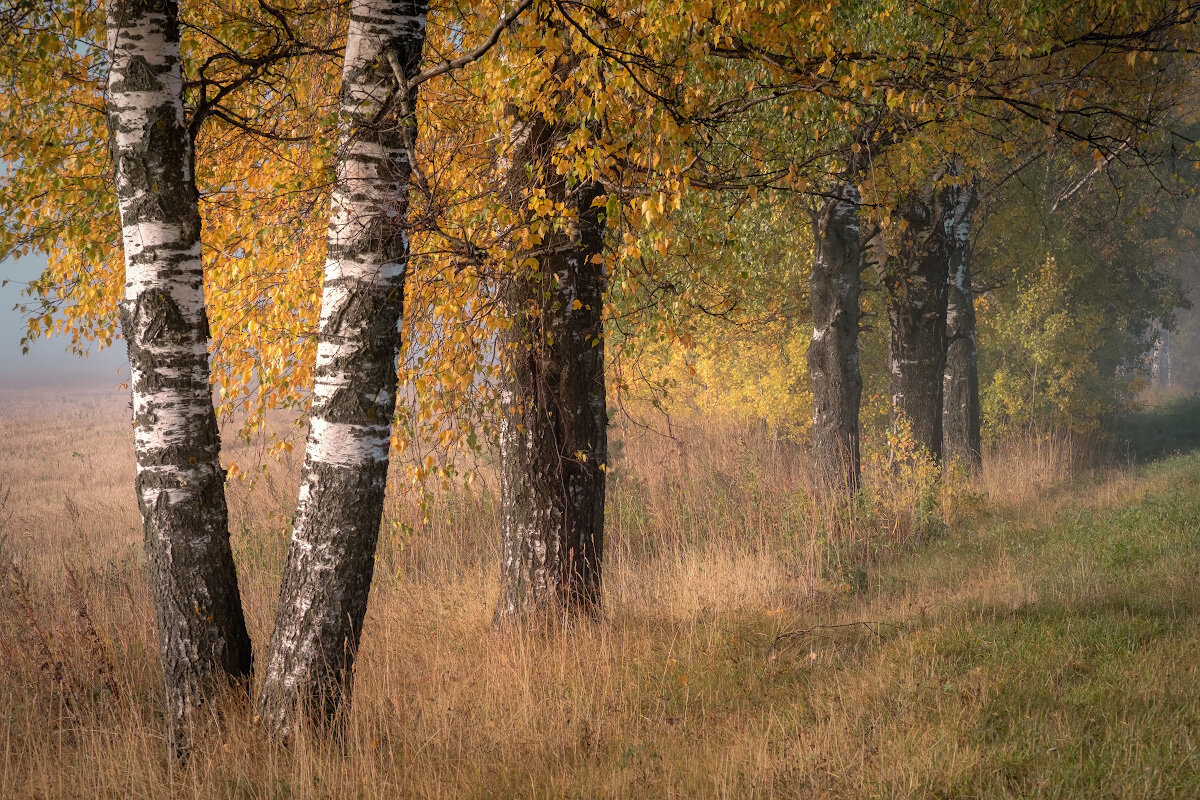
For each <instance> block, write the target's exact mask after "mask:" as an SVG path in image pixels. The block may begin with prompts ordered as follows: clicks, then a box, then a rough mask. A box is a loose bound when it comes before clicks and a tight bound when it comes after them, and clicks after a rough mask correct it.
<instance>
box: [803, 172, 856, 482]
mask: <svg viewBox="0 0 1200 800" xmlns="http://www.w3.org/2000/svg"><path fill="white" fill-rule="evenodd" d="M838 195H839V196H837V197H835V198H830V199H827V200H826V201H825V203H824V204H823V205H822V207H821V209H820V211H819V212H818V215H817V217H816V219H815V220H814V223H813V240H814V242H815V247H814V258H813V266H812V272H811V273H810V274H809V281H808V287H809V303H810V305H811V307H812V321H813V338H812V343H811V344H809V346H808V375H809V380H810V382H811V384H812V391H813V427H812V451H813V454H812V458H813V465H814V468H815V470H816V479H817V483H818V484H819V486H820V488H821V489H822V490H823V491H826V492H830V491H843V490H844V491H845V492H847V493H852V492H854V491H855V490H856V489H858V485H859V476H860V463H859V447H858V443H859V433H858V411H859V404H860V401H861V398H862V374H861V373H860V372H859V363H858V326H859V319H860V318H861V316H862V312H861V310H860V308H859V300H858V298H859V293H860V292H861V290H862V265H863V244H862V241H861V231H860V229H859V220H858V214H859V196H858V189H857V188H855V187H854V185H853V184H849V183H847V184H843V185H842V186H841V187H840V189H839V192H838Z"/></svg>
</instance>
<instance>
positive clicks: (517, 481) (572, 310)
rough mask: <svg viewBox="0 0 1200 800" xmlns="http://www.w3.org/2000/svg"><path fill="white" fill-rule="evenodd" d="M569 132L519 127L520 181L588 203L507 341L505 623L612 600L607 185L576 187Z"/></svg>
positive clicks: (531, 279)
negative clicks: (604, 580)
mask: <svg viewBox="0 0 1200 800" xmlns="http://www.w3.org/2000/svg"><path fill="white" fill-rule="evenodd" d="M561 136H562V132H561V131H559V130H557V129H556V128H555V126H553V125H551V124H549V123H548V122H547V121H546V120H545V118H544V117H542V116H541V115H534V116H533V118H532V119H531V120H526V121H524V122H518V124H517V126H516V129H515V130H514V137H513V138H514V145H513V155H512V163H511V164H510V175H509V181H510V190H511V191H512V192H513V194H514V195H516V196H523V194H524V190H525V189H527V188H528V185H527V183H526V182H527V180H528V177H529V176H533V181H532V182H533V185H537V186H539V187H540V188H543V189H544V190H545V192H546V196H547V197H549V198H551V199H554V200H555V201H558V202H562V203H565V204H569V207H573V208H574V209H575V211H576V212H577V217H576V220H577V221H576V222H575V224H574V225H573V226H572V227H571V229H570V230H565V231H557V232H554V233H552V234H551V235H550V236H548V237H546V241H545V247H544V248H543V252H542V253H540V254H539V255H538V256H537V258H536V261H537V266H536V268H533V269H529V270H527V271H523V272H522V274H520V275H517V276H513V277H511V278H510V280H509V282H508V284H507V285H506V286H505V287H504V289H503V292H504V303H505V308H506V310H507V312H508V315H509V317H510V318H511V320H512V327H511V328H509V329H508V330H507V331H506V333H505V335H504V337H503V340H502V342H501V357H502V359H504V367H505V375H504V378H503V379H502V380H503V381H504V384H503V386H502V391H501V404H502V408H501V414H502V416H501V422H500V469H501V537H502V542H503V545H502V546H503V551H502V556H501V557H502V564H501V575H500V602H499V605H498V607H497V609H496V613H495V618H494V622H495V624H496V625H497V626H499V627H503V626H506V625H513V624H522V623H525V622H529V621H531V620H534V619H538V618H545V617H546V616H548V615H552V614H556V613H559V612H567V613H571V612H575V611H582V612H584V613H593V612H595V611H596V610H597V609H598V608H599V604H600V577H601V559H602V556H603V547H604V484H605V472H604V470H605V461H606V459H607V452H608V415H607V406H606V395H605V381H604V331H603V324H602V310H603V302H604V290H605V281H606V278H605V272H604V265H603V263H602V262H601V261H600V254H601V250H602V247H603V237H604V224H603V220H602V215H601V211H600V209H599V208H597V207H594V206H593V204H592V203H593V200H594V199H596V198H597V197H599V196H600V194H601V190H600V188H599V186H598V185H596V184H593V183H588V182H584V183H582V184H577V185H575V186H573V187H568V184H567V181H566V179H565V177H564V176H560V175H556V174H555V172H554V169H553V166H552V165H551V154H552V153H553V150H554V147H555V145H556V144H557V143H558V142H559V141H560V139H561Z"/></svg>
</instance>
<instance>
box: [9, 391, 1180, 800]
mask: <svg viewBox="0 0 1200 800" xmlns="http://www.w3.org/2000/svg"><path fill="white" fill-rule="evenodd" d="M125 403H126V398H125V397H124V396H122V395H120V394H117V393H108V394H95V395H88V394H76V395H70V396H68V395H66V394H58V395H56V394H53V393H50V394H43V395H40V396H33V395H29V394H25V395H21V394H17V393H13V392H9V391H0V582H2V584H3V585H2V587H0V797H4V798H163V797H185V798H187V797H196V798H325V797H351V798H359V797H362V798H376V797H378V798H394V797H422V798H472V797H479V798H484V797H528V798H584V797H611V798H642V797H672V798H693V797H697V798H708V797H712V798H760V797H761V798H766V797H804V798H823V797H831V798H875V797H879V798H903V797H922V798H923V797H933V798H952V797H953V798H1009V797H1010V798H1018V797H1021V798H1024V797H1060V798H1170V797H1178V798H1195V797H1200V693H1198V692H1197V686H1200V615H1198V614H1197V612H1198V611H1200V582H1198V581H1197V574H1198V573H1200V454H1197V455H1187V454H1182V455H1170V454H1169V453H1170V451H1171V449H1172V446H1173V447H1174V449H1186V447H1187V446H1189V445H1190V444H1191V442H1190V441H1189V440H1188V439H1187V437H1186V436H1182V435H1176V436H1174V437H1172V436H1171V435H1170V428H1171V426H1172V425H1178V424H1183V425H1184V426H1185V427H1186V426H1187V425H1191V426H1195V420H1197V419H1200V409H1198V408H1197V407H1196V404H1195V403H1192V404H1191V405H1188V403H1187V402H1186V401H1176V403H1175V405H1173V406H1170V407H1168V408H1164V409H1163V410H1161V411H1160V412H1158V415H1157V416H1155V415H1154V414H1148V415H1142V416H1141V417H1139V418H1137V419H1136V420H1130V421H1129V423H1128V425H1127V428H1128V430H1129V431H1131V432H1132V433H1136V435H1137V436H1138V437H1140V439H1139V441H1142V440H1144V441H1145V442H1146V444H1145V446H1144V448H1143V449H1138V447H1139V446H1136V443H1135V444H1130V445H1128V446H1126V447H1125V450H1124V451H1122V452H1124V453H1125V454H1126V455H1125V456H1123V457H1122V458H1121V459H1120V461H1119V462H1118V463H1117V464H1116V465H1113V466H1108V467H1104V468H1097V467H1089V466H1088V459H1087V458H1086V457H1085V454H1084V453H1082V452H1080V451H1081V449H1082V448H1075V447H1073V446H1072V445H1071V443H1070V442H1069V441H1066V440H1063V439H1059V438H1053V437H1042V438H1037V439H1033V438H1031V439H1026V440H1017V441H1013V442H1011V443H1010V444H1008V445H1007V446H1005V447H1003V448H1000V449H998V450H997V451H995V452H993V453H991V454H989V458H988V460H987V466H986V468H985V470H984V472H983V474H982V475H980V476H979V477H978V478H976V479H973V480H971V481H968V480H966V479H964V478H963V476H961V475H951V476H950V477H949V478H948V479H946V480H945V481H941V482H939V481H937V480H936V479H935V477H934V475H933V473H932V471H931V470H929V469H927V468H922V467H908V466H899V467H898V466H897V465H896V464H895V463H888V461H887V459H886V458H885V457H884V456H882V455H877V456H873V457H871V458H869V459H868V460H867V461H868V469H867V473H868V474H867V487H866V489H865V490H864V492H863V493H862V495H861V496H860V497H859V498H858V499H857V500H856V501H855V502H854V503H853V504H851V505H849V506H847V507H845V508H831V507H825V506H822V505H820V504H816V503H814V502H813V501H812V500H811V499H810V497H809V495H808V494H807V492H806V491H805V488H804V487H805V486H806V484H807V477H806V469H805V467H806V462H805V457H804V452H803V450H801V449H800V448H797V447H796V446H794V445H791V444H788V443H786V442H779V441H774V440H772V439H771V438H769V437H768V436H766V435H765V434H764V433H763V432H762V431H760V430H758V429H754V428H750V427H744V428H743V427H738V426H735V425H731V424H722V423H719V422H714V421H712V420H699V419H694V420H682V421H677V422H676V423H675V424H674V426H673V430H674V432H675V438H665V437H662V436H660V435H658V434H655V433H649V432H646V431H643V430H642V429H640V428H638V427H637V426H634V425H629V424H626V425H622V426H618V428H617V429H616V430H615V431H614V434H613V435H614V441H615V442H616V444H615V446H614V448H613V449H614V458H613V467H614V471H613V473H612V477H611V478H610V506H609V527H608V546H607V560H606V566H605V570H606V572H605V584H604V585H605V612H604V617H603V619H601V620H599V621H595V622H583V623H576V624H572V625H569V626H563V627H561V628H553V629H549V630H547V629H538V630H531V631H525V632H523V633H519V634H498V633H494V632H493V631H492V630H491V627H490V622H491V612H492V605H493V603H494V602H495V598H496V597H497V594H498V586H497V579H498V556H499V547H498V535H497V532H496V531H497V520H496V502H495V498H494V485H495V484H494V480H492V479H491V478H490V477H489V476H490V467H489V466H488V465H486V464H485V465H483V466H482V467H481V471H480V479H479V480H478V481H477V483H476V484H475V488H474V489H473V490H472V491H471V492H469V493H468V492H465V491H463V490H461V489H453V490H446V491H441V492H439V493H437V494H436V495H435V496H434V497H433V499H432V502H431V505H430V508H429V521H428V523H426V522H425V521H424V520H423V519H422V518H421V514H420V512H419V510H418V509H417V508H416V506H415V501H414V500H413V498H411V497H410V498H408V499H405V497H404V496H402V495H401V494H400V493H397V495H396V496H395V497H394V498H393V499H392V501H391V503H390V507H389V511H388V518H387V520H385V526H384V533H383V538H382V540H381V543H380V550H379V556H378V559H377V565H376V582H375V588H374V590H373V594H372V599H371V606H370V609H369V612H368V616H367V622H366V630H365V632H364V637H363V651H362V653H361V654H360V658H359V662H358V670H357V679H356V693H355V697H354V703H353V707H352V709H351V711H350V713H349V719H348V720H347V723H346V726H345V728H344V735H343V736H341V737H338V738H333V737H329V736H324V735H322V734H320V733H319V732H313V731H302V732H301V733H300V734H299V736H298V737H297V741H296V742H295V744H294V746H293V747H292V749H290V750H285V749H283V748H281V747H279V746H278V745H277V744H275V743H273V742H271V741H269V740H267V739H265V738H264V737H262V736H261V735H260V734H259V733H258V730H257V728H256V727H255V724H254V720H253V716H252V712H251V711H250V710H249V709H248V706H247V704H246V703H245V702H244V700H243V699H242V698H238V697H233V696H231V697H229V698H227V699H226V700H225V702H224V703H223V704H222V706H221V707H220V708H219V709H215V711H217V712H219V713H220V714H222V715H224V719H223V722H221V724H220V725H219V726H218V725H217V724H213V725H212V727H211V729H210V730H205V731H201V732H199V734H198V737H197V741H196V743H195V749H194V753H193V756H192V758H191V759H190V760H189V761H188V762H187V763H186V764H178V763H173V762H172V761H171V760H170V759H168V758H167V751H166V746H165V742H164V738H165V729H164V723H163V719H162V711H161V709H160V706H161V702H160V698H159V692H160V686H159V676H158V672H157V670H158V668H157V660H156V654H155V634H154V623H153V614H152V609H151V605H150V598H149V592H148V587H147V584H146V580H145V578H144V574H143V570H144V568H143V557H142V550H141V542H140V522H139V519H138V514H137V509H136V506H135V504H134V497H133V488H132V486H133V471H134V466H133V448H132V441H131V435H130V430H129V426H128V422H127V412H126V409H125ZM1171 415H1175V417H1172V416H1171ZM1176 418H1179V419H1182V420H1184V422H1183V423H1179V422H1178V421H1177V419H1176ZM1173 420H1174V421H1173ZM1156 425H1157V426H1158V427H1157V428H1156V427H1155V426H1156ZM1138 426H1143V427H1142V428H1139V427H1138ZM1160 428H1161V429H1163V430H1162V431H1160V430H1159V429H1160ZM1175 430H1176V431H1179V430H1180V428H1178V427H1176V428H1175ZM1189 430H1190V428H1189ZM1156 431H1157V432H1158V433H1156ZM1159 434H1162V435H1161V436H1160V437H1159V439H1161V441H1160V440H1159V439H1155V438H1154V436H1156V435H1159ZM297 444H299V442H298V443H297ZM300 449H301V448H300V447H299V446H297V448H296V451H297V453H298V452H299V450H300ZM227 450H228V451H229V454H230V457H231V458H233V459H234V460H236V461H237V462H238V463H239V465H242V466H243V467H245V466H247V465H251V464H253V463H255V462H256V461H259V460H261V459H262V458H263V457H264V450H263V448H262V447H261V445H258V444H247V443H244V442H241V441H239V440H237V439H236V438H234V437H233V436H227ZM1135 455H1139V456H1141V458H1140V460H1139V459H1134V456H1135ZM1152 458H1157V459H1158V460H1151V459H1152ZM297 481H298V472H297V469H296V464H295V463H294V462H292V463H282V464H275V465H274V466H273V467H272V468H271V470H270V472H269V473H267V475H266V476H264V477H260V478H259V479H258V480H257V482H256V484H255V485H254V486H253V488H251V487H250V486H249V485H248V484H247V483H239V482H231V483H230V487H229V500H230V508H231V528H232V530H233V545H234V551H235V554H236V556H237V558H238V566H239V570H240V579H241V586H242V593H243V602H244V603H245V606H246V612H247V617H248V622H249V624H250V628H251V634H252V636H253V637H254V639H255V645H256V648H257V650H256V652H257V653H258V654H259V655H260V656H261V654H262V651H263V649H265V646H266V643H267V639H268V637H269V634H270V630H269V625H270V621H271V614H272V606H273V603H274V601H275V593H276V591H277V586H278V581H279V576H280V573H281V571H282V567H283V557H284V553H285V551H286V546H287V540H288V536H289V533H290V530H289V521H290V514H291V509H292V507H293V505H294V502H295V500H294V498H295V494H296V485H297ZM260 661H261V658H260Z"/></svg>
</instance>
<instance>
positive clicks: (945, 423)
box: [942, 185, 982, 471]
mask: <svg viewBox="0 0 1200 800" xmlns="http://www.w3.org/2000/svg"><path fill="white" fill-rule="evenodd" d="M952 201H953V202H952V204H951V207H950V212H951V213H950V214H949V215H948V216H947V217H946V219H945V222H944V225H945V228H946V235H947V249H948V251H949V256H950V284H949V286H948V294H947V302H946V372H945V375H944V377H943V388H942V392H943V395H944V397H943V404H944V408H943V411H942V457H943V458H944V459H945V461H946V462H947V463H950V462H953V461H956V460H957V461H961V462H962V463H963V465H964V466H966V468H967V469H968V470H971V471H974V470H976V469H978V468H979V466H980V463H981V459H982V456H981V450H982V440H981V438H980V432H979V417H980V409H979V357H978V351H977V349H976V341H975V295H974V292H973V291H972V287H971V221H972V218H973V216H974V213H975V207H976V205H977V204H978V202H979V194H978V192H976V191H975V188H974V187H973V186H970V185H967V186H963V187H960V188H959V191H958V192H957V196H956V197H954V198H952Z"/></svg>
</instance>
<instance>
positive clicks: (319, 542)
mask: <svg viewBox="0 0 1200 800" xmlns="http://www.w3.org/2000/svg"><path fill="white" fill-rule="evenodd" d="M427 14H428V3H427V2H424V0H353V2H352V4H351V8H350V28H349V32H348V34H347V40H346V59H345V65H344V67H343V75H342V89H341V99H340V108H339V124H340V126H341V142H340V150H339V155H338V160H337V167H336V172H337V174H336V181H335V184H334V187H333V197H332V209H331V211H330V216H329V227H328V233H327V238H328V254H327V260H326V263H325V279H324V288H323V291H322V295H321V316H320V323H319V330H318V345H317V362H316V367H315V372H314V374H315V384H314V387H313V403H312V411H311V417H310V428H309V435H308V441H307V445H306V449H305V457H304V468H303V474H302V478H301V487H300V497H299V504H298V506H297V509H296V515H295V520H294V524H293V533H292V542H291V547H290V549H289V551H288V559H287V566H286V568H285V570H284V576H283V583H282V586H281V588H280V593H279V605H278V607H277V610H276V616H275V630H274V633H273V635H272V637H271V646H270V650H269V653H268V657H267V658H268V660H267V667H266V674H265V681H264V684H263V688H262V693H261V695H260V697H259V707H260V713H261V716H262V717H263V720H264V723H265V724H266V725H267V726H268V727H269V728H272V729H274V730H277V731H279V732H281V733H284V734H286V733H288V732H290V731H291V730H292V729H293V727H294V724H295V719H296V717H295V715H296V713H297V712H298V711H305V712H310V713H312V714H313V715H314V718H316V719H318V720H329V719H331V718H332V717H333V716H334V714H335V712H336V711H337V709H338V708H339V707H340V706H341V703H342V701H343V699H344V697H345V696H346V695H347V694H348V692H349V690H350V684H351V678H352V671H353V667H354V658H355V654H356V651H357V649H358V643H359V637H360V635H361V633H362V625H363V618H364V616H365V614H366V608H367V596H368V592H369V590H370V586H371V578H372V574H373V570H374V558H375V546H376V542H377V539H378V536H379V526H380V521H381V518H382V514H383V498H384V488H385V483H386V478H387V469H388V455H389V444H390V441H391V424H392V417H393V414H394V413H395V405H396V388H397V386H396V382H397V378H396V374H397V371H396V358H397V353H398V350H399V345H400V337H399V333H398V326H399V323H400V319H401V315H402V312H403V301H404V284H405V275H406V270H407V262H408V255H409V250H408V236H407V233H406V224H405V223H406V215H407V206H408V192H409V184H410V180H411V176H412V170H413V164H412V161H411V154H412V153H413V151H414V145H415V139H416V117H415V111H414V104H415V101H416V92H417V90H416V84H415V83H414V82H413V79H414V78H416V77H417V74H418V69H419V66H420V63H421V57H422V52H423V50H424V45H425V25H426V17H427Z"/></svg>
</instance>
